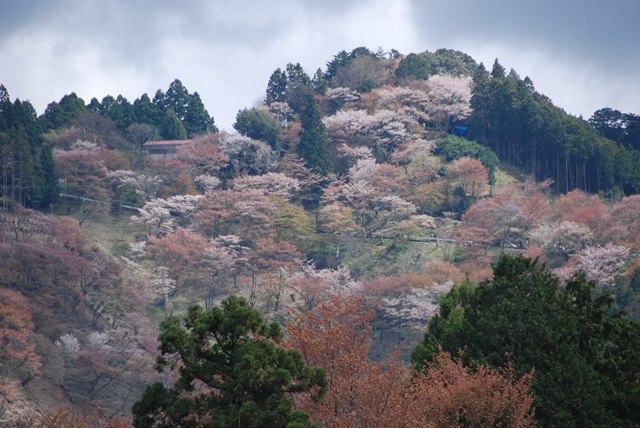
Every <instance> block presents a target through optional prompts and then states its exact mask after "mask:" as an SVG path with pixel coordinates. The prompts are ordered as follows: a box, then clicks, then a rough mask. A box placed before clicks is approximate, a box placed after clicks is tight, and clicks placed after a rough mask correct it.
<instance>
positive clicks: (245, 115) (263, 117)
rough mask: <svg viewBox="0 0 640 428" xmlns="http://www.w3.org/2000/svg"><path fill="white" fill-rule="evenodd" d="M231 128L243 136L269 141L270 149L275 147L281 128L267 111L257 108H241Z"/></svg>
mask: <svg viewBox="0 0 640 428" xmlns="http://www.w3.org/2000/svg"><path fill="white" fill-rule="evenodd" d="M233 128H234V129H235V130H236V131H238V132H239V133H240V134H242V135H244V136H245V137H249V138H253V139H254V140H261V141H264V142H266V143H269V145H270V146H271V148H272V149H277V148H278V146H279V143H280V133H281V132H282V128H281V127H280V124H279V123H278V121H277V120H276V119H274V118H273V117H271V116H270V115H269V113H267V112H266V111H264V110H260V109H257V108H252V109H246V108H245V109H242V110H240V111H239V112H238V114H237V115H236V122H235V123H234V124H233Z"/></svg>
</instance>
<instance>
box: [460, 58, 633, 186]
mask: <svg viewBox="0 0 640 428" xmlns="http://www.w3.org/2000/svg"><path fill="white" fill-rule="evenodd" d="M473 80H474V89H473V98H472V100H471V106H472V108H473V114H472V115H471V117H470V118H469V120H468V124H469V131H470V132H469V135H468V137H469V138H471V139H474V140H476V141H478V142H480V143H481V144H484V145H486V146H488V147H490V148H491V149H493V150H494V151H495V152H496V153H497V154H498V157H499V158H500V160H501V161H503V162H508V163H510V164H512V165H515V166H517V167H519V168H522V169H524V170H525V171H527V172H529V173H531V174H533V175H534V176H535V177H536V178H537V179H538V180H544V179H548V178H551V179H553V180H554V187H555V190H556V191H557V192H559V193H566V192H569V191H571V190H572V189H576V188H578V189H582V190H585V191H588V192H592V193H599V192H604V193H605V194H607V193H609V194H616V193H620V192H624V193H625V194H631V193H638V192H640V151H638V150H639V149H640V116H636V115H633V114H622V113H620V112H618V111H615V110H611V109H601V110H598V111H597V112H596V113H595V114H594V115H593V117H592V118H591V119H589V121H586V120H584V119H582V118H578V117H575V116H571V115H569V114H567V113H565V112H564V110H562V109H560V108H558V107H556V106H554V105H553V104H552V103H551V100H550V99H549V98H548V97H546V96H544V95H542V94H540V93H538V92H536V90H535V88H534V86H533V82H532V81H531V80H530V79H529V78H528V77H525V78H524V79H521V78H520V77H519V76H518V74H517V73H516V72H515V71H514V70H511V72H510V73H509V74H506V73H505V69H504V68H503V67H502V66H501V65H500V64H499V63H498V61H497V60H496V62H495V63H494V65H493V68H492V70H491V73H489V72H488V71H487V70H486V69H485V67H484V66H483V65H482V64H481V65H480V67H478V69H477V70H476V72H475V74H474V76H473Z"/></svg>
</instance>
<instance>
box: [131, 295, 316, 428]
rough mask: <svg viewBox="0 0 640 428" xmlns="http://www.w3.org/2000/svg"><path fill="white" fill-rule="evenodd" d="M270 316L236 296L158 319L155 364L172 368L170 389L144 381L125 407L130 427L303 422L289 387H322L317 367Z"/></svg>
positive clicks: (303, 415)
mask: <svg viewBox="0 0 640 428" xmlns="http://www.w3.org/2000/svg"><path fill="white" fill-rule="evenodd" d="M282 337H283V334H282V331H281V329H280V326H279V325H278V324H277V323H271V324H269V325H267V324H265V323H264V321H263V319H262V317H261V316H260V314H259V313H258V311H256V310H255V309H252V308H251V307H250V306H249V304H248V303H247V301H246V300H245V299H244V298H240V297H235V296H231V297H229V298H227V299H225V300H223V301H222V303H221V306H220V307H214V308H212V309H211V310H209V311H205V310H204V309H203V308H202V307H200V306H192V307H191V308H189V312H188V315H187V316H186V317H185V319H184V323H181V322H180V320H179V319H178V318H177V317H175V316H173V317H170V318H168V319H167V320H165V321H164V322H163V323H162V331H161V332H160V336H159V339H160V342H161V346H160V351H161V353H162V356H161V357H159V358H158V362H157V368H158V369H159V370H162V369H164V368H168V369H171V370H175V369H176V368H178V367H179V370H178V371H179V373H178V375H179V376H178V378H177V380H176V382H175V383H174V384H173V386H171V387H170V388H167V387H165V386H164V385H163V384H162V383H155V384H153V385H150V386H149V387H148V388H147V390H146V392H145V393H144V395H143V396H142V398H141V399H140V401H138V402H137V403H135V405H134V406H133V417H134V425H135V426H136V427H167V428H168V427H174V426H185V427H186V426H189V427H190V426H210V427H220V428H222V427H240V426H242V427H245V426H246V427H274V428H278V427H282V428H285V427H297V428H304V427H310V426H311V423H310V422H309V415H308V414H307V413H306V412H303V411H299V410H294V409H293V398H292V396H291V394H294V393H298V392H307V391H310V390H311V389H312V388H317V389H316V391H318V393H319V394H320V396H321V395H322V394H324V390H325V388H326V384H327V381H326V375H325V372H324V370H322V369H319V368H310V367H307V366H306V365H305V363H304V361H303V359H302V356H301V354H300V352H298V351H295V350H285V349H283V348H282V347H280V346H279V344H280V342H281V340H282Z"/></svg>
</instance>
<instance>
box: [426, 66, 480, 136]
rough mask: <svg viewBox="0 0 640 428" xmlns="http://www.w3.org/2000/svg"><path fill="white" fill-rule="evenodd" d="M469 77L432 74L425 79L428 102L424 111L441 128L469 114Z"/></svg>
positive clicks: (446, 127)
mask: <svg viewBox="0 0 640 428" xmlns="http://www.w3.org/2000/svg"><path fill="white" fill-rule="evenodd" d="M471 85H472V81H471V77H468V76H465V77H453V76H449V75H441V74H434V75H433V76H431V77H429V80H427V86H428V88H429V92H428V94H427V95H428V97H429V101H430V103H429V104H428V105H427V106H426V111H427V113H429V115H430V116H431V118H432V120H434V119H435V120H437V121H438V122H439V123H440V124H441V126H442V128H443V129H448V128H449V126H450V124H451V123H452V122H455V121H458V120H462V119H465V118H467V117H468V116H469V115H470V114H471Z"/></svg>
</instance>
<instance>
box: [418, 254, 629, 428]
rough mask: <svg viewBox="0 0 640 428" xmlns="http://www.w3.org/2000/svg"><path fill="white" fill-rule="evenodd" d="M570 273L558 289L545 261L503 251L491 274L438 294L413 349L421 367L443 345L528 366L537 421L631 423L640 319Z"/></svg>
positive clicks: (466, 356) (472, 360)
mask: <svg viewBox="0 0 640 428" xmlns="http://www.w3.org/2000/svg"><path fill="white" fill-rule="evenodd" d="M594 287H595V283H593V282H590V281H587V280H586V279H585V277H584V275H581V274H577V275H575V276H574V277H572V278H571V279H570V280H569V281H568V282H567V284H566V287H561V286H560V283H559V280H558V278H557V277H556V276H554V275H553V274H552V273H551V272H550V271H549V270H548V269H547V268H546V267H544V266H540V265H538V264H537V263H536V262H535V261H531V260H529V259H526V258H524V257H521V256H518V257H513V256H503V257H501V258H500V260H499V262H498V263H497V264H496V265H495V267H494V276H493V279H491V280H485V281H482V282H481V283H480V284H478V286H477V287H474V286H473V284H471V283H470V282H469V281H465V282H463V283H462V284H460V285H459V286H456V287H455V288H454V289H453V290H452V291H451V292H449V294H447V295H446V296H444V297H443V298H442V300H441V307H440V314H439V315H437V316H435V317H434V318H433V319H432V320H431V322H430V323H429V329H428V331H427V333H426V335H425V337H424V339H423V341H422V343H421V344H420V345H419V346H418V347H417V348H416V349H415V350H414V353H413V362H414V364H416V365H418V366H420V365H422V364H423V362H424V361H428V360H430V359H431V358H432V356H433V355H434V354H435V353H436V352H437V351H438V349H439V348H438V347H439V346H442V347H443V348H444V349H445V350H447V351H449V352H452V353H454V354H456V355H457V354H458V353H462V358H463V360H464V361H465V363H466V364H470V365H473V364H489V365H490V366H493V367H501V366H503V365H505V364H506V363H508V362H510V363H511V364H513V367H514V368H515V369H516V371H517V373H520V374H523V373H527V372H529V371H531V370H535V376H534V382H533V391H534V393H535V395H536V418H537V420H538V422H539V424H540V426H549V427H552V426H556V427H569V426H576V427H578V426H579V427H585V426H602V427H606V426H635V425H636V424H638V423H640V414H639V413H638V412H637V409H638V408H639V407H638V404H639V401H638V400H639V399H640V387H639V386H638V383H637V380H638V376H639V375H640V372H639V371H638V370H639V368H640V323H637V322H634V321H630V320H629V319H628V318H627V317H626V316H625V315H624V314H623V313H620V312H617V313H614V314H609V310H610V308H611V305H612V303H613V302H612V299H611V297H610V296H609V295H607V294H602V295H600V296H598V297H596V298H594V297H593V289H594Z"/></svg>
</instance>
